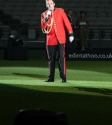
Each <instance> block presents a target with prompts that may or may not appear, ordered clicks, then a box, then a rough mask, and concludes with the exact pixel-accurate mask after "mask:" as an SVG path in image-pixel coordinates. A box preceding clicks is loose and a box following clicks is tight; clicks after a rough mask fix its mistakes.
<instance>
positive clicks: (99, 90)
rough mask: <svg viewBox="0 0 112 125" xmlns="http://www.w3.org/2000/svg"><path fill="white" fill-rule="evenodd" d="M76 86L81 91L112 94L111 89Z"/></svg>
mask: <svg viewBox="0 0 112 125" xmlns="http://www.w3.org/2000/svg"><path fill="white" fill-rule="evenodd" d="M75 88H77V89H78V90H79V91H86V92H94V93H100V94H104V95H112V90H111V89H105V88H102V89H98V88H84V87H75Z"/></svg>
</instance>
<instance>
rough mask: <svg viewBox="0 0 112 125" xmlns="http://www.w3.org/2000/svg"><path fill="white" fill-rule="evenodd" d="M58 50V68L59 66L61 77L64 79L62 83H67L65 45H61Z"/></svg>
mask: <svg viewBox="0 0 112 125" xmlns="http://www.w3.org/2000/svg"><path fill="white" fill-rule="evenodd" d="M58 49H59V50H58V52H59V59H58V66H59V72H60V77H61V78H62V82H66V59H65V44H59V45H58Z"/></svg>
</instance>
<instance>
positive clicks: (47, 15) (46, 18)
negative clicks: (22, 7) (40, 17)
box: [44, 10, 51, 22]
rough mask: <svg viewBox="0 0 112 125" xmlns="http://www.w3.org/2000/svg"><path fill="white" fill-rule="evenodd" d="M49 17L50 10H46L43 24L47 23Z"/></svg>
mask: <svg viewBox="0 0 112 125" xmlns="http://www.w3.org/2000/svg"><path fill="white" fill-rule="evenodd" d="M50 15H51V10H48V11H47V14H46V17H45V21H44V22H47V21H48V19H49V17H50Z"/></svg>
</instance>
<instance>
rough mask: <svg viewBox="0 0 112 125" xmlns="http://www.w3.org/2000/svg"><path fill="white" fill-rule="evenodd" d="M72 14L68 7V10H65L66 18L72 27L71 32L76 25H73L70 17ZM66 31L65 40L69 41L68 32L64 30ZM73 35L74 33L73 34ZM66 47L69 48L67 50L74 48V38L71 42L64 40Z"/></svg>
mask: <svg viewBox="0 0 112 125" xmlns="http://www.w3.org/2000/svg"><path fill="white" fill-rule="evenodd" d="M72 15H73V11H72V9H68V10H67V17H68V20H69V21H70V24H71V26H72V29H73V32H74V31H75V28H76V26H75V25H74V23H73V17H72ZM66 33H67V34H66V39H67V41H69V35H68V32H66ZM74 35H75V34H74ZM66 49H69V50H72V51H74V50H75V39H74V40H73V42H72V44H71V43H68V42H66Z"/></svg>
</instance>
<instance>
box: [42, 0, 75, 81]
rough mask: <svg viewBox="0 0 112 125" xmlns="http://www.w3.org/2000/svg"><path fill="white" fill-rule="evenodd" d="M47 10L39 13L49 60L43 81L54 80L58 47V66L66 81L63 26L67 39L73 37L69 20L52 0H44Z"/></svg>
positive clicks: (71, 39) (70, 39)
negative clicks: (46, 77)
mask: <svg viewBox="0 0 112 125" xmlns="http://www.w3.org/2000/svg"><path fill="white" fill-rule="evenodd" d="M46 7H47V8H48V10H46V11H45V12H43V13H42V14H41V28H42V31H43V33H46V50H47V56H48V62H49V76H48V79H47V80H46V81H45V82H54V76H55V57H56V51H57V48H58V55H59V58H58V66H59V72H60V77H61V78H62V82H63V83H65V82H66V61H65V43H66V33H65V27H66V29H67V31H68V33H69V35H70V37H69V41H70V42H72V41H73V39H74V36H73V30H72V27H71V25H70V22H69V20H68V18H67V16H66V14H65V12H64V10H63V9H61V8H56V7H55V1H54V0H46Z"/></svg>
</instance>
